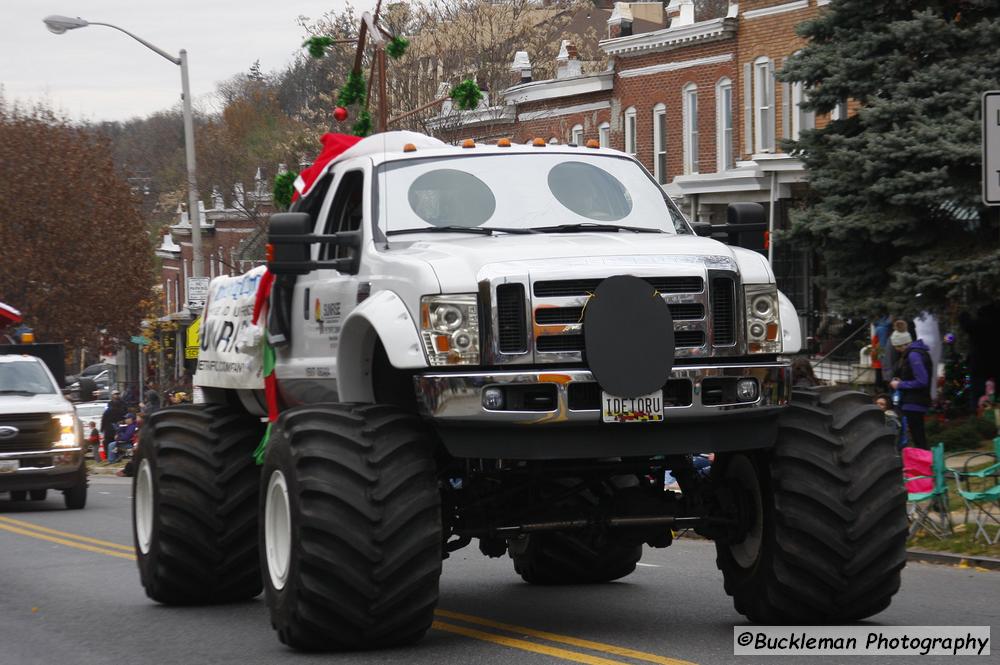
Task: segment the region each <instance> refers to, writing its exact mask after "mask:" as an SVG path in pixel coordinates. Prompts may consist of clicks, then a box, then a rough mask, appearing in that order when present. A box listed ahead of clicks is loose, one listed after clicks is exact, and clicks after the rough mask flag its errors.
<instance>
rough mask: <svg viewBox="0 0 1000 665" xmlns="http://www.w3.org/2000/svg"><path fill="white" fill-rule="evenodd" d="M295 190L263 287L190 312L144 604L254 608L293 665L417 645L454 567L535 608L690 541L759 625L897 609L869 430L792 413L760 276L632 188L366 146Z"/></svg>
mask: <svg viewBox="0 0 1000 665" xmlns="http://www.w3.org/2000/svg"><path fill="white" fill-rule="evenodd" d="M300 193H301V195H302V196H301V198H300V199H299V200H298V201H297V202H296V204H295V205H294V206H293V209H292V212H289V213H282V214H276V215H273V216H272V217H271V220H270V232H269V241H270V246H269V249H268V251H269V260H268V267H267V270H268V272H269V273H270V274H269V275H266V274H265V273H264V271H263V269H258V270H256V271H254V272H251V273H248V274H246V275H243V276H240V277H237V278H219V279H216V280H215V281H213V283H212V285H211V288H210V295H209V301H208V303H207V306H206V314H205V321H204V323H203V325H202V341H201V354H200V356H199V360H198V371H197V374H196V375H195V383H196V385H197V386H199V389H200V392H201V394H202V396H203V397H202V401H203V403H202V404H199V405H194V406H188V407H182V408H171V409H164V410H162V411H160V412H158V413H157V414H155V415H154V416H153V418H152V421H151V427H150V428H149V429H148V432H149V433H151V436H149V434H147V436H148V438H147V439H146V440H144V441H143V447H142V450H141V451H140V454H139V470H138V473H137V478H136V489H135V525H136V542H137V556H138V559H139V566H140V571H141V577H142V582H143V584H144V586H145V588H146V591H147V593H148V595H149V596H150V597H151V598H153V599H155V600H158V601H161V602H166V603H192V602H225V601H232V600H238V599H244V598H247V597H252V596H254V595H256V594H257V593H259V592H260V590H261V588H262V587H263V589H264V591H265V593H266V597H267V603H268V607H269V609H270V613H271V621H272V624H273V625H274V627H275V628H276V630H277V632H278V635H279V637H280V639H281V640H282V641H283V642H284V643H286V644H288V645H291V646H293V647H296V648H303V649H356V648H371V647H377V646H390V645H393V644H400V643H407V642H412V641H415V640H416V639H419V638H420V637H421V636H422V635H423V633H424V632H425V631H426V630H427V629H428V627H429V626H430V624H431V621H432V620H433V610H434V607H435V604H436V602H437V597H438V578H439V576H440V572H441V561H442V559H443V558H446V557H447V556H448V553H450V552H453V551H455V550H457V549H459V548H461V547H464V546H466V545H468V544H470V543H471V542H472V541H473V540H476V541H478V546H479V549H480V550H481V551H482V552H483V553H484V554H486V555H489V556H502V555H504V554H509V555H510V557H511V558H512V559H513V564H514V569H515V570H516V571H517V573H519V574H520V575H521V577H522V578H523V579H524V580H526V581H527V582H529V583H533V584H581V583H601V582H607V581H610V580H613V579H617V578H620V577H622V576H625V575H628V574H629V573H631V572H632V571H633V570H634V569H635V566H636V562H637V561H638V559H639V557H640V556H641V552H642V547H643V545H647V546H651V547H666V546H667V545H669V544H670V543H671V540H672V537H673V532H674V531H676V530H678V529H683V528H693V529H695V530H696V531H698V532H699V533H701V534H703V535H705V536H707V537H709V538H712V539H713V540H715V542H716V548H717V560H718V565H719V567H720V568H721V569H722V573H723V576H724V580H725V587H726V591H727V592H728V593H729V594H730V595H732V596H733V598H734V602H735V605H736V608H737V610H738V611H740V612H741V613H743V614H745V615H746V616H747V617H749V618H750V619H751V620H753V621H760V622H779V623H816V622H824V623H826V622H835V623H836V622H844V621H854V620H858V619H861V618H864V617H867V616H870V615H872V614H875V613H877V612H879V611H881V610H882V609H884V608H885V607H887V606H888V604H889V602H890V600H891V598H892V596H893V594H894V593H895V591H896V590H897V588H898V585H899V572H900V569H901V568H902V567H903V565H904V560H905V552H904V541H905V534H906V516H905V495H904V492H903V487H902V483H901V480H900V478H901V475H900V463H899V458H898V455H897V454H896V451H895V447H894V439H893V435H892V432H891V431H890V430H889V429H887V428H886V427H885V424H884V419H883V417H882V416H881V414H880V412H879V411H878V409H877V408H876V407H874V406H872V405H871V404H870V401H869V400H867V399H865V398H864V396H862V395H860V394H858V393H852V392H850V391H844V390H838V389H806V390H799V389H793V386H792V380H791V371H790V363H789V360H788V357H787V354H789V353H794V352H796V351H798V350H799V343H800V333H799V329H798V319H797V317H796V314H795V311H794V309H793V308H792V306H791V304H790V303H789V301H788V300H787V299H786V298H785V297H784V296H783V295H782V294H781V293H780V292H779V291H778V290H777V289H776V288H775V282H774V275H773V273H772V272H771V269H770V267H769V266H768V264H767V262H766V261H765V260H764V259H763V258H762V257H761V256H760V255H759V254H758V253H756V252H753V251H750V250H747V249H742V248H740V247H731V246H727V245H725V244H723V243H721V242H718V241H716V240H713V239H711V238H706V237H701V236H699V235H697V234H696V233H694V232H693V230H692V226H691V225H690V224H689V223H688V222H687V221H686V220H685V219H684V217H683V215H682V214H681V213H680V212H679V211H678V209H677V208H676V207H675V206H674V204H673V203H672V202H671V201H670V200H669V199H668V198H667V197H666V196H664V194H663V192H662V190H661V189H660V187H659V186H658V185H657V184H656V183H655V181H654V180H653V179H652V178H651V177H650V175H649V173H648V172H646V171H645V169H644V168H643V167H642V166H641V165H640V164H639V163H638V162H637V161H636V160H635V159H633V158H632V157H630V156H628V155H625V154H623V153H620V152H617V151H614V150H609V149H600V148H597V147H596V146H575V145H566V146H562V145H547V144H545V143H544V142H543V141H536V142H534V143H532V144H529V145H511V144H510V143H509V142H507V141H500V142H499V143H498V144H497V145H493V146H486V145H480V144H474V143H471V142H467V143H465V144H463V147H452V146H447V145H445V144H443V143H441V142H440V141H437V140H435V139H432V138H429V137H426V136H422V135H418V134H412V133H406V132H389V133H385V134H379V135H376V136H373V137H371V138H368V139H365V140H363V141H361V142H360V143H358V144H357V145H355V146H354V147H352V148H351V149H349V150H347V151H346V152H344V153H343V154H342V155H341V156H340V157H339V158H337V159H335V160H333V161H332V162H330V164H329V165H327V166H326V167H325V168H324V169H322V172H321V173H320V174H319V177H317V178H315V180H313V181H311V182H309V183H307V184H306V186H305V187H303V188H302V191H301V192H300ZM762 219H763V212H762V210H761V209H760V206H756V205H754V204H739V205H734V206H731V208H730V220H729V221H730V222H731V223H732V225H733V228H741V229H746V228H750V227H752V226H753V225H754V224H759V223H760V222H761V221H762ZM699 230H700V231H701V229H699ZM713 230H715V231H720V230H721V231H724V230H725V228H724V227H722V226H719V227H715V228H712V229H708V231H709V232H711V231H713ZM272 276H273V278H274V281H273V286H271V285H269V281H270V279H271V277H272ZM268 288H269V289H270V291H269V295H268V297H267V298H264V297H263V295H262V296H261V297H257V294H258V292H259V291H260V289H268ZM255 301H256V304H257V308H258V309H263V310H264V315H263V316H265V317H266V324H265V321H264V320H263V319H261V320H259V321H258V322H257V323H254V322H253V311H254V309H255V308H254V305H255ZM272 370H273V373H272ZM265 415H266V416H268V417H269V419H270V420H271V423H270V425H268V426H267V428H266V430H265V425H264V423H263V422H262V417H263V416H265ZM265 432H266V433H265ZM147 443H148V445H147ZM255 450H256V452H257V455H256V457H257V459H259V460H260V461H262V463H263V468H262V470H261V469H258V468H257V466H255V461H254V454H253V453H254V451H255ZM697 453H715V460H714V463H712V464H711V469H710V471H706V470H705V469H697V468H696V467H695V464H694V463H693V455H695V454H697ZM667 471H669V472H670V473H671V474H672V476H673V477H674V478H676V479H677V481H678V482H679V487H680V491H670V490H665V488H664V483H663V478H664V475H665V473H666V472H667ZM665 574H669V571H665Z"/></svg>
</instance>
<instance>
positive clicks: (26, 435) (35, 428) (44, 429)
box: [0, 413, 60, 453]
mask: <svg viewBox="0 0 1000 665" xmlns="http://www.w3.org/2000/svg"><path fill="white" fill-rule="evenodd" d="M4 425H6V426H10V427H16V428H17V429H18V432H17V434H15V435H14V436H13V437H12V438H9V439H6V438H5V439H0V453H18V452H24V451H30V450H49V449H51V448H52V445H53V443H54V442H55V441H56V440H57V439H58V438H59V431H60V429H59V421H58V420H56V419H54V418H53V417H52V414H50V413H25V414H3V415H0V426H4Z"/></svg>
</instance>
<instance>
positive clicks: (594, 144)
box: [587, 139, 601, 148]
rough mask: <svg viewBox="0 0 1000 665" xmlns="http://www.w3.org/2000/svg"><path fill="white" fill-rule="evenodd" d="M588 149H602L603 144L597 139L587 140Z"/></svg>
mask: <svg viewBox="0 0 1000 665" xmlns="http://www.w3.org/2000/svg"><path fill="white" fill-rule="evenodd" d="M587 147H588V148H600V147H601V142H600V141H598V140H597V139H587Z"/></svg>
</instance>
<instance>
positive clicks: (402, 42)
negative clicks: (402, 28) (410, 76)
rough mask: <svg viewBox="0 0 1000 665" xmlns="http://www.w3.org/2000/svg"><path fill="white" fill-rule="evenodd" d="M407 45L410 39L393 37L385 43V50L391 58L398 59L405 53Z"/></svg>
mask: <svg viewBox="0 0 1000 665" xmlns="http://www.w3.org/2000/svg"><path fill="white" fill-rule="evenodd" d="M409 45H410V40H409V39H407V38H406V37H393V38H392V39H390V40H389V43H388V44H387V45H386V47H385V52H386V53H388V54H389V57H390V58H392V59H393V60H399V59H400V58H402V57H403V55H404V54H405V53H406V49H407V47H408V46H409Z"/></svg>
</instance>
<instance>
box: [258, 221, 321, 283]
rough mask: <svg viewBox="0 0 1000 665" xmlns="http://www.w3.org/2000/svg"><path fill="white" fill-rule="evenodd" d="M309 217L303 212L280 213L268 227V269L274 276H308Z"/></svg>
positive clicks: (310, 223) (310, 227)
mask: <svg viewBox="0 0 1000 665" xmlns="http://www.w3.org/2000/svg"><path fill="white" fill-rule="evenodd" d="M312 227H313V219H312V216H311V215H309V214H308V213H304V212H279V213H276V214H274V215H271V218H270V220H268V224H267V244H268V247H267V269H268V270H270V271H271V272H272V273H274V274H275V275H305V274H307V273H308V272H309V266H308V263H309V259H310V258H311V257H310V256H309V244H310V243H309V240H308V236H309V234H310V233H311V232H312Z"/></svg>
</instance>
